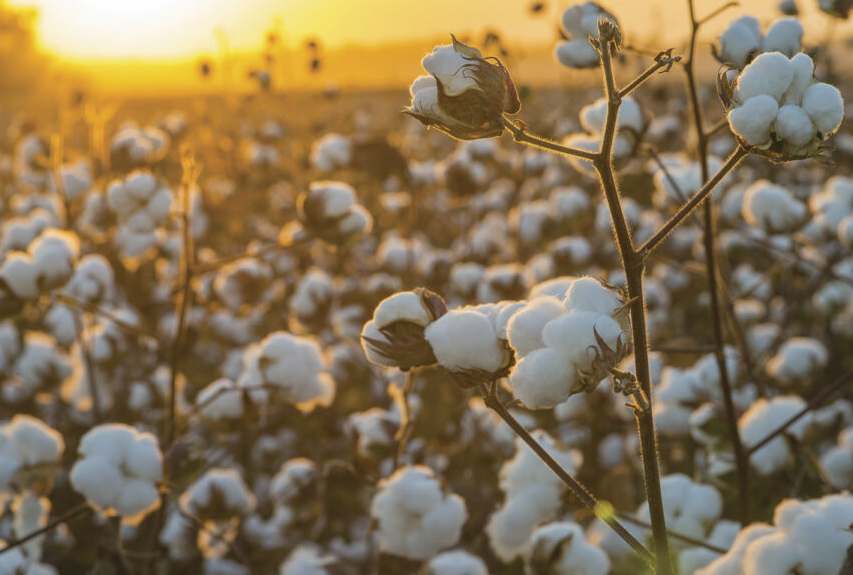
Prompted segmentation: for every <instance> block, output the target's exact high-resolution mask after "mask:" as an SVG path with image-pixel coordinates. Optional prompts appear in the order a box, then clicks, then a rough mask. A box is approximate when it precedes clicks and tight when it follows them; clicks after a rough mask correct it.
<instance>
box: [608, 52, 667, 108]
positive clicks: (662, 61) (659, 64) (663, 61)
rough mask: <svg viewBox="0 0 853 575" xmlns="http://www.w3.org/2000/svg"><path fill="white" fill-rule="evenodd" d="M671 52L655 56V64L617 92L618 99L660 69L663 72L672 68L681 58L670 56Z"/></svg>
mask: <svg viewBox="0 0 853 575" xmlns="http://www.w3.org/2000/svg"><path fill="white" fill-rule="evenodd" d="M671 53H672V50H671V49H670V50H669V51H668V52H661V53H660V54H658V55H657V56H655V63H654V64H652V65H651V66H649V67H648V68H647V69H646V70H645V71H644V72H643V73H642V74H640V75H639V76H637V77H636V78H635V79H634V80H633V81H631V83H629V84H628V85H627V86H625V87H624V88H622V89H621V90H619V97H620V98H624V97H625V96H627V95H628V94H630V93H631V92H633V91H634V90H636V89H637V88H639V87H640V86H642V85H643V82H645V81H646V80H648V79H649V78H650V77H651V75H652V74H654V73H655V72H657V71H658V70H660V69H661V68H666V70H664V71H669V69H670V68H672V65H673V64H675V63H676V62H680V61H681V56H672V55H671Z"/></svg>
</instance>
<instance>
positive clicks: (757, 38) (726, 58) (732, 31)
mask: <svg viewBox="0 0 853 575" xmlns="http://www.w3.org/2000/svg"><path fill="white" fill-rule="evenodd" d="M760 47H761V31H760V29H759V24H758V21H757V20H756V19H755V18H753V17H751V16H744V17H743V18H740V19H739V20H735V21H734V22H732V23H731V24H730V25H729V27H728V28H726V30H725V32H723V33H722V34H721V35H720V58H721V59H722V60H723V62H731V63H732V64H734V65H735V66H737V67H738V68H743V67H744V65H746V60H747V58H748V57H749V55H750V54H752V53H754V52H756V51H758V50H759V48H760Z"/></svg>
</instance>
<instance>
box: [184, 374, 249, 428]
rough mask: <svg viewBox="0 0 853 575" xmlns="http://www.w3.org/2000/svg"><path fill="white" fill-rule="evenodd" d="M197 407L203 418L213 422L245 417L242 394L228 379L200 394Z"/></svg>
mask: <svg viewBox="0 0 853 575" xmlns="http://www.w3.org/2000/svg"><path fill="white" fill-rule="evenodd" d="M195 404H196V407H197V408H198V409H199V413H200V414H201V416H202V417H206V418H209V419H213V420H220V419H239V418H241V417H243V398H242V392H241V391H240V389H238V388H237V386H236V385H235V383H234V382H233V381H231V380H230V379H227V378H221V379H217V380H216V381H214V382H213V383H211V384H210V385H208V386H207V387H205V388H204V389H202V390H201V391H199V392H198V395H197V396H196V399H195Z"/></svg>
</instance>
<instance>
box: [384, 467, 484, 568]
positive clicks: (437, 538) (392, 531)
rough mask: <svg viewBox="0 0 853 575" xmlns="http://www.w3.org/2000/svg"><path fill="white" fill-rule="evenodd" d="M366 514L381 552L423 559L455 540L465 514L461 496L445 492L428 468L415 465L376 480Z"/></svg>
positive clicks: (457, 537)
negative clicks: (376, 531) (376, 527)
mask: <svg viewBox="0 0 853 575" xmlns="http://www.w3.org/2000/svg"><path fill="white" fill-rule="evenodd" d="M370 515H371V517H373V518H374V519H375V520H376V521H377V522H378V524H379V546H380V548H381V549H382V550H383V551H386V552H389V553H393V554H395V555H401V556H403V557H408V558H409V559H417V560H423V559H428V558H429V557H432V556H433V555H435V554H436V553H437V552H439V551H441V550H442V549H445V548H447V547H450V546H451V545H454V544H455V543H456V542H457V541H458V540H459V535H460V534H461V532H462V525H463V523H464V522H465V520H466V519H467V515H468V514H467V511H466V509H465V502H464V500H463V499H462V498H461V497H459V496H458V495H456V494H453V493H446V492H445V491H444V490H443V489H442V486H441V483H440V482H439V480H438V479H437V478H436V477H435V475H434V474H433V472H432V470H431V469H429V468H428V467H424V466H422V465H417V466H406V467H403V468H401V469H398V470H397V471H396V472H395V473H394V475H392V476H391V477H389V478H387V479H383V480H380V481H379V485H378V491H377V493H376V495H375V496H374V497H373V501H372V503H371V505H370Z"/></svg>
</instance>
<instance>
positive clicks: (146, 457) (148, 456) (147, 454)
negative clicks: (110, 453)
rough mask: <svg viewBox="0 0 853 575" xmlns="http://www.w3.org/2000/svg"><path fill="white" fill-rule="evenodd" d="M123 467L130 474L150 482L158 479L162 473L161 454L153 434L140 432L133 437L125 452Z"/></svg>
mask: <svg viewBox="0 0 853 575" xmlns="http://www.w3.org/2000/svg"><path fill="white" fill-rule="evenodd" d="M124 469H125V471H126V472H127V473H129V474H130V475H132V476H134V477H139V478H141V479H145V480H147V481H150V482H152V483H155V482H157V481H159V480H160V477H162V475H163V456H162V455H161V454H160V448H159V447H158V445H157V439H156V438H155V437H154V436H153V435H151V434H150V433H140V434H137V435H136V436H135V437H134V441H133V443H131V444H130V445H129V446H128V450H127V453H126V454H125V460H124Z"/></svg>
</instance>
